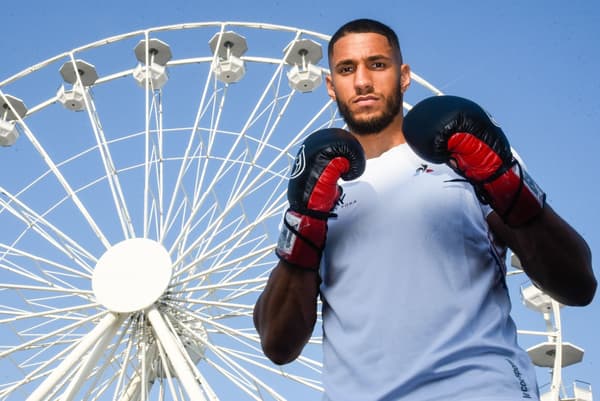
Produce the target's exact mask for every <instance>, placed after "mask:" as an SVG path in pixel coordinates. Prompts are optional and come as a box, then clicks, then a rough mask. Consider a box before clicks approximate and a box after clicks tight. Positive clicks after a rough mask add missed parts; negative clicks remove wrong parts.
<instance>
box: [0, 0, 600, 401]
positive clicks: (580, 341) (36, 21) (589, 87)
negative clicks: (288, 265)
mask: <svg viewBox="0 0 600 401" xmlns="http://www.w3.org/2000/svg"><path fill="white" fill-rule="evenodd" d="M358 17H371V18H375V19H379V20H381V21H383V22H385V23H387V24H389V25H390V26H391V27H393V28H394V29H396V31H397V32H398V34H399V36H400V40H401V44H402V47H403V51H404V57H405V61H406V62H407V63H409V64H410V65H411V67H412V69H413V70H414V71H415V72H417V73H418V74H420V75H421V76H423V77H424V78H426V79H427V80H429V81H430V82H431V83H433V84H434V85H435V86H437V87H438V88H440V89H441V90H442V91H444V92H445V93H448V94H454V95H460V96H465V97H469V98H471V99H473V100H475V101H477V102H479V103H480V104H481V105H482V106H484V107H485V108H487V109H488V110H489V111H490V112H491V113H492V114H493V115H494V117H495V119H496V120H497V121H498V122H499V123H500V124H501V125H502V126H503V128H504V131H505V133H506V134H507V136H508V137H509V140H510V141H511V143H512V145H513V146H514V147H515V148H517V149H518V151H519V153H520V155H521V156H522V157H523V159H524V160H525V161H526V163H527V165H528V168H529V170H530V172H531V174H532V176H533V177H534V178H535V179H536V180H537V182H538V183H539V184H540V185H541V186H542V188H544V190H545V191H546V192H547V194H548V200H549V202H550V204H551V205H552V206H553V207H554V208H555V209H556V210H557V211H558V212H559V213H560V214H561V215H562V216H563V217H564V218H565V219H567V220H568V221H569V222H570V223H571V224H572V225H573V226H574V227H575V228H576V229H577V230H578V231H579V232H580V233H581V234H582V235H583V236H584V237H585V238H586V240H587V241H588V243H589V245H590V247H591V249H592V253H593V255H594V256H595V257H596V258H597V257H598V256H597V255H600V230H599V229H598V222H599V221H600V213H599V211H598V205H599V204H600V191H599V190H598V184H597V182H598V179H597V178H596V174H595V173H594V171H595V170H596V163H595V162H594V159H595V158H596V156H595V155H596V152H597V150H598V149H599V148H600V139H599V137H600V132H599V131H600V129H599V127H600V101H599V100H598V93H600V74H599V71H600V2H595V1H580V0H575V1H571V2H565V1H557V0H549V1H533V0H532V1H526V2H525V1H516V0H504V1H502V2H496V1H494V2H493V1H481V0H479V1H475V0H464V1H453V2H449V1H441V0H440V1H433V0H421V1H418V2H417V1H413V2H407V1H401V0H380V1H377V2H358V1H344V2H342V1H321V0H302V1H294V2H286V1H283V0H254V1H239V0H229V1H214V2H206V1H183V0H171V1H168V2H167V1H163V2H158V1H150V0H149V1H113V0H104V1H101V2H73V1H38V2H32V1H20V2H8V3H5V4H3V6H2V35H1V36H0V81H2V80H4V79H5V78H7V77H9V76H11V75H13V74H15V73H17V72H19V71H21V70H23V69H25V68H26V67H28V66H30V65H33V64H35V63H37V62H39V61H42V60H45V59H47V58H49V57H51V56H53V55H55V54H58V53H61V52H64V51H66V50H69V49H71V48H74V47H78V46H81V45H83V44H86V43H89V42H92V41H96V40H99V39H102V38H104V37H108V36H112V35H117V34H120V33H125V32H129V31H133V30H138V29H144V28H149V27H154V26H160V25H168V24H179V23H184V22H200V21H254V22H268V23H273V24H281V25H291V26H295V27H302V28H305V29H308V30H313V31H317V32H322V33H326V34H331V33H332V32H333V31H334V30H335V29H336V28H337V27H338V26H339V25H340V24H342V23H344V22H346V21H348V20H350V19H353V18H358ZM323 95H324V96H325V92H324V89H323ZM594 268H595V272H596V275H597V276H600V267H598V264H597V263H596V264H595V266H594ZM514 304H515V317H516V318H517V321H518V322H519V323H520V325H521V326H522V327H523V328H528V327H527V326H528V325H529V324H530V322H531V324H532V325H534V326H535V327H539V321H541V318H540V317H539V316H538V315H536V314H535V313H533V312H529V311H526V310H523V308H522V307H521V306H520V303H519V299H518V298H515V299H514ZM562 315H563V325H564V339H565V340H566V341H569V342H573V343H574V344H576V345H578V346H580V347H582V348H584V349H585V350H586V354H585V357H584V361H583V362H582V363H581V364H578V365H576V366H572V367H569V368H566V369H565V370H564V371H563V376H564V378H565V382H566V383H565V384H567V385H569V384H570V383H571V382H572V381H573V380H574V379H581V380H584V381H586V382H590V383H591V384H592V385H593V387H594V388H595V389H596V393H598V389H600V373H598V372H599V371H600V367H599V366H598V365H599V363H600V344H599V341H598V338H599V337H598V331H599V325H600V324H599V319H600V296H598V297H597V298H596V300H595V301H594V302H593V304H592V305H591V306H588V307H586V308H566V309H563V314H562ZM534 321H535V323H533V322H534ZM540 382H542V383H543V382H544V378H542V379H540ZM596 395H597V396H598V394H596Z"/></svg>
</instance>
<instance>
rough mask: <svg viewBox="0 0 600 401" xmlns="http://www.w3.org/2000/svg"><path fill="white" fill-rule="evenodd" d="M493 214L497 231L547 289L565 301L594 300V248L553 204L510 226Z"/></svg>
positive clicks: (543, 287)
mask: <svg viewBox="0 0 600 401" xmlns="http://www.w3.org/2000/svg"><path fill="white" fill-rule="evenodd" d="M491 218H492V220H495V221H493V222H491V223H492V226H493V229H494V232H495V233H497V234H500V237H501V238H502V239H503V240H505V241H506V243H507V245H508V246H509V247H510V248H511V249H512V250H513V251H514V252H515V253H516V254H517V256H518V257H519V259H520V261H521V264H522V265H523V268H524V270H525V272H526V273H527V275H528V276H529V277H530V278H531V279H532V281H534V282H535V283H536V284H537V285H538V286H539V287H540V288H541V289H542V290H543V291H544V292H546V293H547V294H548V295H550V296H552V297H553V298H554V299H556V300H557V301H559V302H561V303H563V304H565V305H573V306H584V305H587V304H589V303H590V302H591V301H592V299H593V297H594V293H595V291H596V286H597V282H596V278H595V277H594V273H593V270H592V256H591V252H590V249H589V247H588V245H587V243H586V242H585V240H584V239H583V238H582V237H581V236H580V235H579V234H578V233H577V232H576V231H575V230H574V229H573V228H572V227H571V226H570V225H569V224H568V223H567V222H565V221H564V220H563V219H562V218H561V217H560V216H559V215H557V214H556V213H555V212H554V210H552V208H551V207H550V206H549V205H547V204H546V205H545V206H544V209H543V210H542V213H541V214H540V215H539V216H538V217H537V218H536V219H535V220H534V221H532V222H530V223H529V224H526V225H524V226H521V227H518V228H512V229H511V228H509V227H508V226H506V225H504V224H502V222H501V221H500V219H499V218H498V217H497V216H494V217H491Z"/></svg>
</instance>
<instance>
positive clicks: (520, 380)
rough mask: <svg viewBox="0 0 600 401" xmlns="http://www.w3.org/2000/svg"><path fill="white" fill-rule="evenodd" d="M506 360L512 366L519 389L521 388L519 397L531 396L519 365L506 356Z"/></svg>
mask: <svg viewBox="0 0 600 401" xmlns="http://www.w3.org/2000/svg"><path fill="white" fill-rule="evenodd" d="M506 361H507V362H508V364H509V365H510V367H511V368H512V371H513V374H514V375H515V378H516V379H517V383H518V386H519V389H520V390H521V397H522V398H531V394H530V393H529V392H530V390H529V386H528V385H527V382H526V381H525V379H524V378H523V375H522V374H521V371H520V370H519V367H518V366H517V365H516V364H515V363H514V362H513V361H511V360H510V359H508V358H506Z"/></svg>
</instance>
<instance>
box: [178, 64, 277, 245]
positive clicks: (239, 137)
mask: <svg viewBox="0 0 600 401" xmlns="http://www.w3.org/2000/svg"><path fill="white" fill-rule="evenodd" d="M282 71H283V64H280V65H279V66H278V67H277V69H276V71H275V72H274V74H273V75H272V77H271V80H270V82H269V83H268V84H267V85H266V87H265V89H264V91H263V92H262V94H261V97H260V99H259V100H258V101H257V104H256V106H255V107H254V109H253V110H252V112H251V113H250V116H249V117H248V119H247V120H246V123H245V124H244V126H243V127H242V129H241V130H240V133H239V135H236V139H235V141H234V143H233V145H231V148H230V150H229V152H227V155H226V156H225V157H224V159H223V161H222V162H221V164H220V166H219V167H218V169H217V171H216V172H215V174H214V177H219V176H221V174H222V173H223V170H224V169H225V168H226V166H227V161H228V160H230V159H231V157H232V155H233V153H234V150H236V149H237V147H238V145H239V144H240V142H241V140H242V138H243V137H244V136H245V135H246V132H247V130H248V128H249V127H250V123H251V121H252V120H253V119H254V116H255V115H256V114H257V113H258V112H259V110H260V108H261V107H262V105H263V103H264V101H265V98H266V96H267V94H268V92H269V91H270V90H271V88H272V86H273V84H274V82H275V81H276V78H277V76H278V75H280V74H281V73H282ZM208 79H210V76H209V77H208ZM224 96H225V95H224ZM218 122H219V120H217V121H216V122H213V123H215V124H218ZM217 126H218V125H211V128H210V131H211V133H214V132H216V129H217ZM210 151H211V149H210V148H209V150H208V151H207V156H209V157H210V155H211V153H210ZM208 161H209V158H207V159H206V162H205V163H204V165H203V171H204V172H205V171H206V169H207V168H208ZM203 175H204V174H203ZM217 183H218V179H216V178H215V179H213V180H212V182H211V183H209V184H208V185H207V187H206V188H203V189H202V196H201V198H200V199H198V201H197V202H196V200H195V201H194V203H193V206H192V210H191V212H190V215H189V216H188V223H186V225H185V226H184V228H183V230H182V233H187V229H186V228H187V227H188V226H189V225H191V222H192V221H193V219H194V218H195V216H196V214H197V213H198V211H199V210H200V208H201V207H202V205H203V204H204V200H205V199H206V196H207V194H209V193H211V192H212V191H213V190H214V187H215V186H216V184H217ZM196 192H198V191H196ZM182 240H183V238H182V236H181V235H180V236H179V237H178V238H176V239H175V241H174V242H173V248H175V247H178V246H179V244H180V241H182ZM173 248H171V249H173Z"/></svg>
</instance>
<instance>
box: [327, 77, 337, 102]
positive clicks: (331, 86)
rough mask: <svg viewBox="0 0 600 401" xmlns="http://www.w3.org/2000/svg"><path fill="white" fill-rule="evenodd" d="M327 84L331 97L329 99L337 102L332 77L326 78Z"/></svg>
mask: <svg viewBox="0 0 600 401" xmlns="http://www.w3.org/2000/svg"><path fill="white" fill-rule="evenodd" d="M325 84H326V85H327V94H328V95H329V97H330V98H331V99H332V100H336V98H335V87H334V86H333V79H332V78H331V75H329V74H328V75H327V76H326V77H325Z"/></svg>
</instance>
